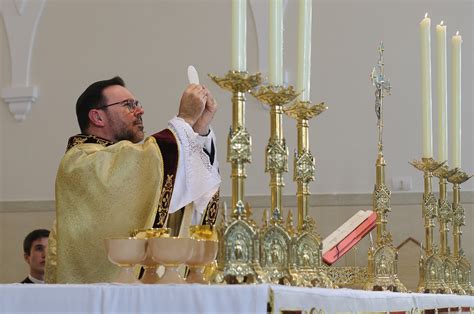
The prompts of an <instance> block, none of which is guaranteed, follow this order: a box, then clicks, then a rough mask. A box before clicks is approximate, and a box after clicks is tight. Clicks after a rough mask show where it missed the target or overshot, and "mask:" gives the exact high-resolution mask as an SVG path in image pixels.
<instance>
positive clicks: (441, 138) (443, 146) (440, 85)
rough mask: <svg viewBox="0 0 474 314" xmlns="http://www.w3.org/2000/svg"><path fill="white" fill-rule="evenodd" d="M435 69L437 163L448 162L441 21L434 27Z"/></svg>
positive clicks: (443, 26) (444, 49)
mask: <svg viewBox="0 0 474 314" xmlns="http://www.w3.org/2000/svg"><path fill="white" fill-rule="evenodd" d="M436 68H437V70H438V71H437V72H438V73H437V80H436V82H437V86H436V91H437V97H436V98H437V100H438V161H446V160H448V128H447V121H448V120H447V119H448V117H447V110H448V109H447V106H448V100H447V92H446V89H447V82H446V80H447V79H446V25H443V21H441V23H440V24H439V25H436Z"/></svg>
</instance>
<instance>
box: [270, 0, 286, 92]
mask: <svg viewBox="0 0 474 314" xmlns="http://www.w3.org/2000/svg"><path fill="white" fill-rule="evenodd" d="M268 29H269V37H270V38H269V47H268V51H269V55H268V63H269V69H268V77H269V83H270V85H274V86H278V85H283V2H282V0H270V2H269V25H268Z"/></svg>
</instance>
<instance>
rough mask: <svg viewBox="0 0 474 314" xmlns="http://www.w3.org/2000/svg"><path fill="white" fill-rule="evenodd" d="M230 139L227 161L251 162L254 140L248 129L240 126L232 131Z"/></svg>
mask: <svg viewBox="0 0 474 314" xmlns="http://www.w3.org/2000/svg"><path fill="white" fill-rule="evenodd" d="M228 139H229V154H228V157H227V161H228V162H245V163H250V162H251V161H252V155H251V147H252V140H251V138H250V134H249V133H248V131H247V130H246V129H245V128H242V127H239V128H237V129H236V130H234V131H231V132H230V134H229V138H228Z"/></svg>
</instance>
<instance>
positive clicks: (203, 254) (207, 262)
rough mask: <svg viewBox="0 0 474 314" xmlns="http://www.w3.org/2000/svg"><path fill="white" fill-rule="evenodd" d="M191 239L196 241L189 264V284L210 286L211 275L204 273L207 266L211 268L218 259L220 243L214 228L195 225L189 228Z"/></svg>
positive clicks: (187, 280)
mask: <svg viewBox="0 0 474 314" xmlns="http://www.w3.org/2000/svg"><path fill="white" fill-rule="evenodd" d="M189 233H190V235H191V238H193V239H196V242H195V243H194V249H193V255H192V257H191V258H190V260H189V261H188V262H187V265H188V267H189V273H188V276H187V277H186V282H188V283H202V284H209V274H207V272H206V273H205V272H204V271H203V268H204V267H206V266H211V264H212V263H213V262H214V261H215V259H216V257H217V250H218V247H219V242H218V241H217V232H216V231H215V229H214V226H210V225H194V226H190V227H189Z"/></svg>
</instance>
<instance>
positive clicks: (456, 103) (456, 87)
mask: <svg viewBox="0 0 474 314" xmlns="http://www.w3.org/2000/svg"><path fill="white" fill-rule="evenodd" d="M461 43H462V38H461V36H460V35H459V32H457V33H456V35H455V36H453V38H452V39H451V51H452V53H451V71H452V72H451V84H452V85H451V88H452V95H451V158H452V163H451V164H452V167H454V168H456V167H458V168H461Z"/></svg>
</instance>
